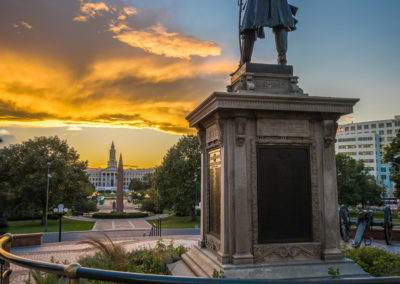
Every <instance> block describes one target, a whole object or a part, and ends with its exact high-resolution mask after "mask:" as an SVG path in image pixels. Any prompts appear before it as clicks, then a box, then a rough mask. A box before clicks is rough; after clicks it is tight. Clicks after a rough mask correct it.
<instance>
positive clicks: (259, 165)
mask: <svg viewBox="0 0 400 284" xmlns="http://www.w3.org/2000/svg"><path fill="white" fill-rule="evenodd" d="M357 102H358V99H348V98H330V97H314V96H308V95H306V94H304V92H303V90H302V89H301V88H299V87H298V78H297V77H295V76H293V68H292V67H291V66H278V65H265V64H246V65H244V66H242V68H240V69H239V70H238V71H237V72H235V73H234V74H232V81H231V84H230V85H229V86H228V92H215V93H213V94H212V95H211V96H210V97H208V98H207V99H206V100H205V101H204V102H203V103H201V104H200V105H199V106H198V107H197V108H196V109H195V110H194V111H193V112H192V113H190V114H189V115H188V116H187V120H188V121H189V123H190V126H191V127H195V128H197V130H198V135H199V139H200V141H201V152H202V155H201V159H202V160H201V161H202V169H201V170H202V175H201V179H202V180H201V184H202V190H201V191H202V193H201V200H202V202H201V204H202V210H201V239H200V241H199V244H198V246H197V247H195V248H193V249H192V250H191V251H189V252H188V253H187V254H185V255H184V256H183V260H184V262H185V263H186V265H188V266H189V267H190V268H191V270H192V271H193V272H194V273H195V274H196V275H197V276H199V277H211V276H212V274H213V272H214V270H216V271H219V270H223V271H224V272H225V275H226V276H227V277H228V278H253V279H254V278H258V279H320V278H327V277H329V274H328V270H329V268H339V270H340V273H341V275H343V276H346V277H358V276H361V275H366V274H365V272H363V271H362V270H361V268H360V267H359V266H357V265H356V264H354V263H353V262H352V261H350V260H346V259H344V257H343V251H342V249H341V246H340V236H339V220H338V211H337V210H338V197H337V185H336V166H335V151H334V144H335V135H336V129H337V120H338V119H339V118H340V117H341V116H342V115H345V114H349V113H352V112H353V106H354V105H355V104H356V103H357Z"/></svg>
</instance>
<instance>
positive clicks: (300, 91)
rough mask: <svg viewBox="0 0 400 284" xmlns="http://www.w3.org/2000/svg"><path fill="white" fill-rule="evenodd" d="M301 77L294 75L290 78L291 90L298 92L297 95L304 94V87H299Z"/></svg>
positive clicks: (294, 92)
mask: <svg viewBox="0 0 400 284" xmlns="http://www.w3.org/2000/svg"><path fill="white" fill-rule="evenodd" d="M298 84H299V78H298V77H292V78H291V79H290V90H291V93H293V94H296V95H302V94H304V91H303V89H302V88H300V87H299V85H298Z"/></svg>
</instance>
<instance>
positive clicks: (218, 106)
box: [186, 92, 359, 127]
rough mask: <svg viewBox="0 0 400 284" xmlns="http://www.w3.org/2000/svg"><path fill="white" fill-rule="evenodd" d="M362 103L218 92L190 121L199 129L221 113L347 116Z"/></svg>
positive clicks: (195, 112) (321, 98)
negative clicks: (206, 120) (304, 113)
mask: <svg viewBox="0 0 400 284" xmlns="http://www.w3.org/2000/svg"><path fill="white" fill-rule="evenodd" d="M358 101H359V99H348V98H329V97H312V96H307V97H306V96H297V95H271V94H265V93H255V92H253V93H245V94H242V93H228V92H215V93H213V94H212V95H211V96H210V97H208V98H207V99H206V100H205V101H204V102H203V103H201V104H200V105H199V106H198V107H197V108H196V109H195V110H194V111H193V112H191V113H190V114H189V115H188V116H187V117H186V119H187V120H188V121H189V124H190V126H191V127H195V126H197V125H198V124H199V123H200V122H201V121H202V120H204V119H205V118H207V117H209V116H210V115H211V114H213V113H215V112H216V111H217V110H248V111H254V110H261V111H286V112H287V111H289V112H293V113H296V112H309V113H325V114H332V115H345V114H349V113H352V112H353V106H354V105H355V104H356V103H357V102H358Z"/></svg>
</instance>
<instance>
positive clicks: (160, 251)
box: [78, 240, 186, 275]
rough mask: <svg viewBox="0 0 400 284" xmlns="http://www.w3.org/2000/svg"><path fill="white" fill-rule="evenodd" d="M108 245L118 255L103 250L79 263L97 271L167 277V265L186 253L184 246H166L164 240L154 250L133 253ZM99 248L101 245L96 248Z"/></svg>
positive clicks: (110, 243)
mask: <svg viewBox="0 0 400 284" xmlns="http://www.w3.org/2000/svg"><path fill="white" fill-rule="evenodd" d="M103 243H104V242H103ZM107 245H108V246H116V247H117V250H118V251H119V252H118V254H115V253H113V250H114V249H111V250H110V249H104V248H103V249H99V250H98V251H97V252H96V253H95V255H93V256H84V257H81V258H80V259H79V260H78V262H79V263H80V264H81V265H82V266H83V267H90V268H96V269H108V270H119V271H126V272H135V273H147V274H159V275H167V274H169V272H168V269H167V265H168V264H170V263H173V262H176V261H178V260H180V257H181V255H182V254H183V253H185V252H186V249H185V248H184V247H183V246H179V247H177V248H175V247H174V245H173V242H172V241H171V242H170V243H169V244H168V245H166V244H165V243H164V241H163V240H159V241H158V242H157V245H156V247H155V248H154V249H149V248H141V249H138V250H133V251H131V252H125V251H123V250H122V251H121V250H120V249H118V247H119V246H118V245H115V244H113V242H112V241H111V242H110V241H109V242H108V244H107ZM98 246H99V244H97V245H96V246H95V247H96V248H98ZM100 246H101V245H100ZM103 246H104V245H103ZM109 251H111V253H110V252H109Z"/></svg>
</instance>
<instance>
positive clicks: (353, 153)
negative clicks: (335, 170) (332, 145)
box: [342, 152, 357, 156]
mask: <svg viewBox="0 0 400 284" xmlns="http://www.w3.org/2000/svg"><path fill="white" fill-rule="evenodd" d="M342 154H343V155H346V156H356V155H357V153H356V152H347V153H342Z"/></svg>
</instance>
